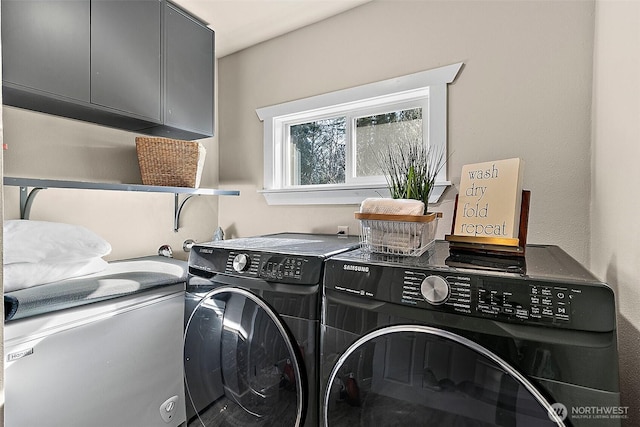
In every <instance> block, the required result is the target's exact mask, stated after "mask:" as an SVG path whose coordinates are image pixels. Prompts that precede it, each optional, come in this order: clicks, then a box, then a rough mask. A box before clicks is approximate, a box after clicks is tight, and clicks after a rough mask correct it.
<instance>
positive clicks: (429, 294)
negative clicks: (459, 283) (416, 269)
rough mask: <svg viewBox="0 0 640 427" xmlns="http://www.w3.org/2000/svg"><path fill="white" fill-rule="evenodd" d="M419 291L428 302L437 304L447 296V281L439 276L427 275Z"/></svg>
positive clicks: (448, 291)
mask: <svg viewBox="0 0 640 427" xmlns="http://www.w3.org/2000/svg"><path fill="white" fill-rule="evenodd" d="M420 292H422V296H423V297H424V299H426V300H427V302H428V303H429V304H433V305H439V304H442V303H444V302H445V301H446V300H447V298H449V293H450V290H449V283H447V281H446V280H445V279H444V278H443V277H440V276H427V277H426V278H425V279H424V280H423V281H422V284H421V285H420Z"/></svg>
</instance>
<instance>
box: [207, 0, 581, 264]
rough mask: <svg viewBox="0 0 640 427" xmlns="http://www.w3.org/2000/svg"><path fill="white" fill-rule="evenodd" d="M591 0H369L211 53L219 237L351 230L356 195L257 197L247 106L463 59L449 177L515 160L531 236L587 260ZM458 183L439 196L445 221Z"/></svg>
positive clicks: (258, 128)
mask: <svg viewBox="0 0 640 427" xmlns="http://www.w3.org/2000/svg"><path fill="white" fill-rule="evenodd" d="M593 14H594V3H593V2H588V1H577V2H569V1H550V2H539V1H531V2H528V1H517V2H516V1H513V2H511V1H509V2H501V1H497V2H492V1H469V2H466V1H374V2H371V3H367V4H365V5H363V6H360V7H357V8H355V9H352V10H350V11H347V12H345V13H343V14H341V15H338V16H336V17H334V18H330V19H327V20H325V21H322V22H320V23H318V24H315V25H312V26H309V27H306V28H303V29H301V30H298V31H295V32H292V33H289V34H287V35H284V36H282V37H279V38H276V39H273V40H271V41H268V42H266V43H262V44H260V45H257V46H254V47H252V48H249V49H246V50H244V51H241V52H239V53H236V54H233V55H229V56H226V57H224V58H221V59H220V60H219V79H220V88H219V103H220V111H219V120H220V141H221V146H220V181H221V183H223V184H224V185H226V186H232V187H239V188H240V189H241V191H242V192H241V196H240V197H239V198H235V199H231V198H227V199H220V217H219V221H220V225H221V226H223V227H224V228H226V229H227V230H228V234H230V235H238V236H247V235H251V234H257V233H264V232H271V231H282V230H291V231H320V232H330V233H334V232H336V231H337V228H336V227H337V226H338V225H349V226H350V230H351V231H352V232H357V225H358V224H357V222H356V221H355V220H354V219H353V212H354V210H356V208H357V206H320V207H318V206H302V207H301V206H293V207H292V206H284V207H283V206H279V207H274V206H268V205H267V204H266V202H265V201H264V198H263V197H262V196H261V195H260V194H258V193H257V192H256V191H257V190H259V189H261V188H262V180H263V177H262V176H263V175H262V171H263V167H262V161H263V160H262V123H261V122H260V121H259V120H258V118H257V116H256V114H255V109H256V108H258V107H264V106H268V105H273V104H278V103H282V102H286V101H291V100H295V99H299V98H304V97H308V96H312V95H317V94H321V93H325V92H330V91H334V90H339V89H344V88H348V87H353V86H357V85H361V84H365V83H370V82H375V81H379V80H383V79H388V78H392V77H396V76H401V75H405V74H409V73H413V72H417V71H422V70H428V69H431V68H435V67H439V66H442V65H448V64H452V63H456V62H464V63H465V66H464V68H463V69H462V71H461V72H460V73H459V75H458V78H457V80H456V81H455V82H454V84H452V85H450V86H449V150H450V153H451V158H450V163H449V168H448V172H449V180H450V181H452V182H453V183H454V184H455V185H457V184H459V182H460V170H461V168H462V165H464V164H467V163H475V162H481V161H490V160H496V159H503V158H510V157H521V158H523V159H524V160H525V162H526V166H525V174H524V185H525V187H526V188H527V189H530V190H531V192H532V206H531V214H530V226H529V241H530V242H533V243H541V242H543V243H554V244H560V245H561V246H562V247H563V248H564V249H565V250H567V251H568V252H569V253H570V254H572V255H573V256H575V257H576V258H578V259H579V260H580V261H583V262H585V261H587V260H588V244H589V232H588V227H589V220H588V218H589V191H590V181H589V177H590V117H591V116H590V114H591V111H590V109H591V77H592V73H591V71H592V53H593V28H594V21H593ZM456 193H457V189H456V188H450V189H449V190H448V191H447V192H446V193H445V196H444V200H443V201H442V203H441V204H440V206H436V207H435V210H440V211H442V212H444V214H445V215H444V220H443V221H441V224H440V226H439V236H440V237H442V236H443V235H444V234H445V233H448V232H449V231H450V226H451V225H450V224H451V219H452V210H453V200H454V197H455V194H456Z"/></svg>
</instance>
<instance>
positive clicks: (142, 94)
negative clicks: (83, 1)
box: [91, 0, 162, 122]
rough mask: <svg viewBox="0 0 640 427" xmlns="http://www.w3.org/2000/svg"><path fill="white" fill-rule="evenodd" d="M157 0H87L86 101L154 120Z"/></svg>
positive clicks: (159, 5)
mask: <svg viewBox="0 0 640 427" xmlns="http://www.w3.org/2000/svg"><path fill="white" fill-rule="evenodd" d="M161 15H162V3H161V1H160V0H129V1H113V0H93V1H92V2H91V102H92V103H94V104H98V105H101V106H104V107H109V108H112V109H115V110H119V111H121V112H124V113H126V114H128V115H133V116H138V117H141V118H144V119H148V120H151V121H154V122H160V119H161V116H160V113H161V110H160V105H161V104H160V92H161V72H160V66H161V56H160V53H161Z"/></svg>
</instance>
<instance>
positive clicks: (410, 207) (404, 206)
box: [360, 197, 424, 215]
mask: <svg viewBox="0 0 640 427" xmlns="http://www.w3.org/2000/svg"><path fill="white" fill-rule="evenodd" d="M360 213H368V214H386V215H422V214H424V203H423V202H421V201H420V200H413V199H388V198H382V197H370V198H368V199H364V200H363V201H362V203H361V204H360Z"/></svg>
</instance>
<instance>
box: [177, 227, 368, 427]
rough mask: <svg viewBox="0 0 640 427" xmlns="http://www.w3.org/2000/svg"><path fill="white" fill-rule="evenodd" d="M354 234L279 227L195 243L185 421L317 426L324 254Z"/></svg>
mask: <svg viewBox="0 0 640 427" xmlns="http://www.w3.org/2000/svg"><path fill="white" fill-rule="evenodd" d="M358 246H359V240H358V239H357V238H354V237H342V236H338V235H316V234H297V233H282V234H275V235H268V236H260V237H251V238H243V239H232V240H225V241H219V242H212V243H206V244H196V245H194V246H193V248H192V250H191V253H190V257H189V281H188V284H187V290H186V308H185V310H186V312H185V314H186V315H185V336H184V369H185V387H186V388H185V389H186V400H187V419H188V425H189V426H206V427H210V426H216V427H218V426H245V425H252V426H278V427H280V426H283V427H284V426H291V427H294V426H303V425H304V426H316V425H317V424H318V416H317V411H318V388H319V386H318V348H319V338H318V333H319V311H320V307H319V301H320V287H321V283H322V275H323V271H324V262H325V260H326V258H327V257H330V256H332V255H335V254H338V253H341V252H344V251H347V250H350V249H354V248H356V247H358Z"/></svg>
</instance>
